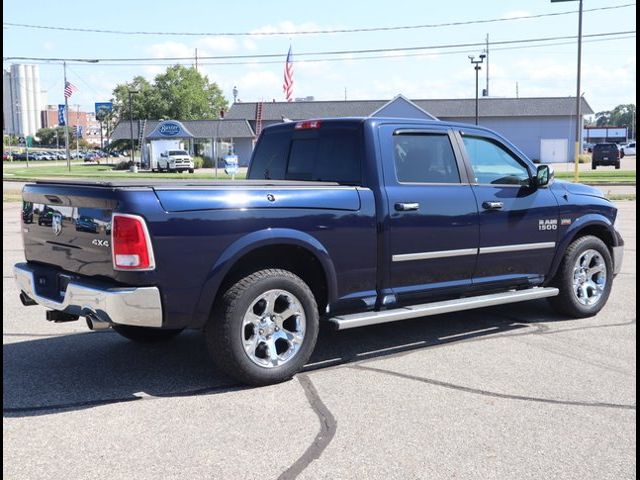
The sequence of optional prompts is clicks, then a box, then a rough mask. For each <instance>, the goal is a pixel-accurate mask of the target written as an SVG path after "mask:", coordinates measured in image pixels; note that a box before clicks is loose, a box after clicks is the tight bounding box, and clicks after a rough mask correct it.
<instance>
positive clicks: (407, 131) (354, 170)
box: [14, 118, 624, 385]
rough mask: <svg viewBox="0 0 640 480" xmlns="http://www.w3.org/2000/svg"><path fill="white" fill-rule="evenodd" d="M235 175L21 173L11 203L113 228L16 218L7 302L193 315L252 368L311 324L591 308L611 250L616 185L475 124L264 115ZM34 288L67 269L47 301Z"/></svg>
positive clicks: (174, 330)
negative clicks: (25, 176) (556, 170)
mask: <svg viewBox="0 0 640 480" xmlns="http://www.w3.org/2000/svg"><path fill="white" fill-rule="evenodd" d="M247 175H248V181H243V182H240V181H236V182H233V183H230V182H229V183H225V184H222V183H220V182H214V181H204V182H198V181H195V182H194V181H193V180H191V181H182V182H180V181H173V182H162V181H158V182H150V183H146V184H145V183H140V182H137V183H136V184H135V185H132V184H131V183H130V182H126V181H114V180H110V181H100V182H97V181H89V180H74V181H68V182H67V183H64V182H65V181H64V180H56V181H55V182H50V183H48V182H47V181H46V180H41V181H39V182H38V183H36V184H27V185H25V187H24V189H23V199H24V201H25V202H40V205H39V206H38V208H42V202H47V201H49V199H51V200H50V201H51V202H54V201H60V200H63V202H64V208H65V209H67V210H69V211H70V212H72V213H70V214H69V215H71V216H72V217H73V218H78V216H79V215H80V214H79V213H78V211H79V210H80V209H83V210H82V215H85V216H88V217H90V218H91V219H92V220H93V221H95V222H96V223H99V224H101V225H103V224H105V225H106V224H107V222H109V224H110V225H111V234H110V235H108V234H107V233H106V229H99V231H98V232H97V233H95V234H87V235H81V236H80V235H78V233H77V232H76V231H75V229H72V228H69V223H70V222H68V221H67V222H66V223H65V222H62V223H60V222H57V223H55V224H54V225H52V226H51V228H42V227H31V226H29V225H24V224H23V225H21V230H22V232H23V241H24V249H25V258H26V260H27V261H26V263H18V264H16V265H15V268H14V274H15V278H16V281H17V284H18V289H19V290H20V292H21V299H22V302H23V304H24V305H34V304H37V303H39V304H42V305H44V306H46V307H47V308H48V309H49V311H48V313H47V318H48V319H49V320H52V321H56V322H61V321H73V320H77V319H78V318H79V317H80V316H82V317H85V318H86V319H87V322H88V325H89V326H90V328H92V329H102V328H109V327H112V328H113V329H114V330H115V331H116V332H117V333H119V334H121V335H123V336H125V337H127V338H129V339H131V340H133V341H140V342H144V341H147V342H149V341H154V340H155V341H157V340H161V339H168V338H171V337H174V336H175V335H177V334H179V333H180V331H182V330H183V329H184V328H195V329H201V330H203V331H204V335H205V337H206V343H207V346H208V348H209V350H210V352H211V355H212V356H213V358H214V360H215V361H216V362H217V364H218V365H219V367H220V368H221V369H222V370H224V371H225V372H227V373H228V374H229V375H231V376H233V377H235V378H237V379H239V380H240V381H242V382H245V383H249V384H253V385H264V384H270V383H275V382H280V381H284V380H286V379H289V378H290V377H291V376H292V375H294V374H295V373H296V372H298V371H299V370H300V369H301V368H302V366H303V365H304V364H305V363H306V362H307V361H308V359H309V357H310V355H311V353H312V352H313V349H314V347H315V343H316V339H317V336H318V330H319V326H320V323H321V322H322V323H326V324H327V325H328V326H333V327H334V328H336V329H338V330H344V329H349V328H355V327H363V326H366V325H374V324H380V323H385V322H393V321H400V320H404V319H409V318H422V317H425V316H428V315H435V314H438V313H443V312H455V311H462V310H468V309H472V308H479V307H486V306H490V305H500V304H508V303H513V302H519V301H524V300H532V299H539V298H548V299H550V300H551V304H552V306H553V307H554V308H555V309H556V310H557V311H558V312H561V313H562V315H563V316H564V318H567V317H571V318H579V317H589V316H593V315H595V314H596V313H598V312H599V311H600V310H601V309H602V308H603V307H604V306H605V304H606V302H607V299H608V297H609V294H610V292H611V289H612V285H613V280H614V277H615V276H616V275H617V274H618V273H619V272H620V268H621V265H622V256H623V244H624V242H623V240H622V238H621V236H620V233H619V232H618V228H619V225H618V213H617V212H618V211H617V208H616V205H615V204H614V203H613V202H611V201H609V200H608V199H606V198H605V197H604V195H603V194H602V193H601V192H600V190H598V189H595V188H593V187H590V186H586V185H581V184H576V183H568V182H562V181H557V180H555V179H554V177H553V171H552V170H551V168H550V167H549V166H548V165H534V164H533V163H532V162H531V161H530V160H529V159H528V158H526V157H525V156H524V155H523V154H522V152H521V151H520V150H519V149H517V148H516V147H515V146H513V144H511V143H510V142H509V141H507V140H506V139H504V138H503V137H502V136H500V135H499V134H497V133H495V132H493V131H491V130H488V129H486V128H482V127H478V126H474V125H469V124H455V123H449V122H444V121H427V120H407V119H398V118H365V119H354V118H350V119H327V120H312V121H300V122H289V123H282V124H278V125H272V126H268V127H266V128H265V129H264V130H263V131H262V133H261V135H260V138H259V140H258V143H257V145H256V148H255V150H254V152H253V157H252V160H251V163H250V166H249V170H248V174H247ZM75 207H77V208H75ZM45 208H52V207H51V206H50V205H47V207H45ZM65 218H66V217H65ZM59 278H66V279H69V278H71V280H70V281H69V282H68V284H67V283H65V282H59V281H58V279H59ZM36 279H37V280H36ZM50 285H65V286H66V293H65V294H64V296H63V297H64V299H61V298H60V296H59V295H60V293H59V292H60V291H59V289H58V288H51V287H49V286H50ZM532 308H534V309H535V308H537V306H535V305H534V306H532ZM351 338H352V339H353V341H357V340H358V336H357V335H356V336H353V337H351ZM55 354H56V353H55V352H53V353H52V355H55ZM51 361H53V360H51ZM495 361H496V362H498V363H499V362H504V361H508V359H506V358H496V359H495ZM131 368H136V366H135V365H132V366H131Z"/></svg>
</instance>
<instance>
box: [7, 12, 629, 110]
mask: <svg viewBox="0 0 640 480" xmlns="http://www.w3.org/2000/svg"><path fill="white" fill-rule="evenodd" d="M629 4H631V5H630V6H626V7H622V8H615V9H611V10H601V11H594V12H585V13H584V23H583V33H584V35H591V34H598V33H611V32H624V31H635V16H636V6H635V3H633V0H607V1H605V0H585V1H584V8H585V9H593V8H602V7H612V6H618V5H629ZM64 5H66V7H65V6H64ZM577 7H578V2H576V1H569V2H562V3H551V2H550V1H549V0H535V1H534V0H501V1H495V0H494V1H491V2H488V1H484V2H479V1H475V0H449V1H447V2H442V1H437V2H436V1H432V0H422V1H403V0H394V1H385V2H382V1H377V0H369V1H348V2H347V1H345V0H341V1H336V0H323V1H321V2H318V1H314V2H304V1H300V0H297V1H284V0H283V1H278V0H272V1H268V2H266V1H260V2H257V1H250V0H249V1H243V2H219V1H218V2H213V1H210V0H209V1H199V0H197V1H196V0H194V1H185V2H176V1H175V0H174V1H167V0H162V1H160V0H156V1H153V2H150V1H143V0H138V1H135V2H134V1H130V0H129V1H121V0H111V1H109V2H98V3H96V2H51V1H48V0H47V1H45V0H37V1H36V0H20V1H17V0H5V1H4V2H3V22H5V24H4V25H3V57H4V58H6V57H12V56H26V57H46V58H52V57H55V58H91V59H98V58H152V59H155V60H153V61H152V62H148V63H151V64H142V63H143V62H133V63H128V64H125V65H123V63H122V62H120V63H117V62H114V63H116V64H115V65H114V64H106V63H104V62H100V63H97V64H88V63H84V64H83V63H73V62H71V63H69V64H68V68H67V75H68V80H69V81H70V82H71V83H73V84H74V85H75V86H76V87H77V88H78V91H77V92H76V93H74V94H73V96H72V98H71V99H70V103H71V104H73V105H75V104H79V105H80V107H81V109H82V110H93V105H94V102H102V101H108V100H109V99H110V98H111V94H112V91H113V89H114V87H115V86H116V85H117V84H118V83H124V82H126V81H130V80H131V79H132V78H133V77H134V76H135V75H143V76H144V77H146V78H148V79H149V80H152V79H153V77H154V76H155V75H157V74H158V73H160V72H162V71H164V70H165V69H166V68H167V65H170V64H172V63H176V62H170V61H167V60H163V58H167V57H190V59H188V60H184V61H181V62H180V63H183V64H186V65H193V64H194V61H193V59H191V57H193V56H194V55H195V51H196V49H197V51H198V56H199V57H200V60H199V62H198V68H199V70H200V71H201V72H202V73H204V74H206V75H207V76H208V77H209V79H210V80H211V81H215V82H216V83H217V84H218V85H219V86H220V88H221V89H222V91H223V93H224V95H225V97H226V98H227V99H228V100H229V102H230V103H231V102H232V100H233V93H232V92H233V87H234V86H235V87H237V89H238V98H239V99H240V100H241V101H244V102H249V101H260V100H262V101H272V100H274V99H275V100H276V101H284V94H283V91H282V83H283V71H284V60H285V57H286V53H287V50H288V48H289V46H290V45H291V47H292V51H293V54H294V96H295V97H307V96H313V97H315V99H316V100H343V99H344V98H345V96H346V98H347V99H349V100H355V99H359V100H360V99H376V100H380V99H391V98H393V97H394V96H396V95H397V94H403V95H404V96H406V97H408V98H414V99H427V98H473V97H474V95H475V72H474V70H473V66H472V65H471V63H470V60H469V58H468V56H469V55H475V56H476V57H477V56H478V55H479V54H480V53H482V49H483V47H480V46H472V47H460V48H454V49H444V48H435V49H430V50H413V51H403V52H388V53H374V54H364V55H363V54H347V55H341V56H339V57H337V58H338V60H337V61H327V59H329V58H331V59H335V58H336V56H331V55H327V54H323V55H317V56H306V55H304V54H305V53H311V52H327V51H342V50H363V49H385V48H386V49H388V48H407V47H423V46H441V45H450V44H468V43H474V44H475V43H481V42H484V41H485V38H486V35H487V34H488V35H489V40H490V42H502V41H510V40H523V39H531V38H541V37H558V36H571V35H577V30H578V15H577V13H571V14H567V15H557V16H550V17H543V18H535V19H514V18H515V17H522V16H528V15H538V14H549V13H559V12H566V11H572V10H577ZM487 19H507V20H506V21H500V22H494V23H484V24H482V23H481V24H469V25H455V26H442V27H434V28H414V29H402V30H389V31H374V32H359V33H329V34H312V35H300V34H296V33H291V32H299V31H310V30H314V31H315V30H336V29H355V28H371V27H393V26H412V25H425V24H429V25H433V24H442V23H451V22H467V21H474V20H487ZM6 23H23V24H32V25H42V26H54V27H73V28H83V29H111V30H119V31H151V32H164V33H166V32H190V33H196V32H201V33H203V35H190V36H187V35H163V34H154V35H125V34H106V33H88V32H71V31H59V30H44V29H31V28H23V27H15V26H7V25H6ZM238 32H253V33H259V32H285V33H286V34H285V35H273V36H257V35H253V36H230V35H213V34H217V33H238ZM207 33H208V34H210V35H206V34H207ZM626 37H627V38H617V39H615V38H614V39H611V38H610V37H602V38H597V41H593V40H594V39H589V38H585V40H584V44H583V68H582V88H581V90H582V92H583V94H584V96H585V98H586V99H587V101H588V102H589V104H590V105H591V107H592V108H593V110H594V111H596V112H597V111H602V110H609V109H612V108H613V107H615V106H616V105H618V104H622V103H635V100H636V91H635V84H636V48H635V34H633V35H626ZM549 43H556V44H555V45H550V44H549ZM560 43H563V44H560ZM514 47H515V48H514ZM261 54H277V55H279V56H278V57H274V58H271V57H270V58H251V59H241V60H222V62H226V63H229V62H239V61H241V62H243V63H244V64H242V65H216V64H214V63H216V62H217V63H220V62H221V60H206V59H205V60H203V59H202V57H205V56H222V55H261ZM363 56H365V57H372V56H375V57H376V58H359V57H363ZM4 58H3V67H4V68H5V69H6V68H8V67H9V65H10V64H11V63H33V62H29V61H11V60H4ZM310 59H315V60H317V61H313V62H303V60H310ZM489 60H490V65H489V73H490V79H489V82H490V83H489V93H490V95H491V96H495V97H515V96H516V92H517V93H518V95H519V96H520V97H540V96H575V94H576V64H577V42H576V41H575V40H557V41H555V42H547V44H543V45H542V46H540V45H539V44H535V43H533V42H527V43H520V44H512V45H504V44H503V45H493V46H492V45H491V43H490V56H489ZM265 61H269V62H271V63H263V62H265ZM485 74H486V65H482V70H481V71H480V89H482V88H485V82H486V80H485ZM40 79H41V80H40V81H41V87H42V89H43V90H46V91H47V97H46V98H47V103H48V104H57V103H63V101H64V97H63V68H62V65H61V64H59V63H53V64H52V63H48V64H42V65H41V66H40Z"/></svg>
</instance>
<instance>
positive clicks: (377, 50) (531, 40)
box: [2, 30, 636, 64]
mask: <svg viewBox="0 0 640 480" xmlns="http://www.w3.org/2000/svg"><path fill="white" fill-rule="evenodd" d="M635 33H636V31H635V30H627V31H621V32H604V33H592V34H590V35H583V38H598V37H610V36H614V35H627V34H635ZM576 38H578V37H577V36H575V35H566V36H557V37H538V38H525V39H520V40H502V41H493V42H491V45H493V46H495V45H515V44H521V43H534V42H535V43H537V42H547V41H554V40H573V39H576ZM483 46H485V42H475V43H456V44H444V45H424V46H413V47H396V48H369V49H362V50H333V51H324V52H301V53H297V54H296V57H306V56H320V55H353V54H357V55H359V54H371V53H393V52H411V51H419V50H437V49H450V48H468V47H483ZM282 56H283V55H282V53H264V54H253V55H217V56H202V57H199V58H200V59H202V60H234V59H247V60H248V59H257V58H282ZM2 59H3V61H9V60H12V61H17V60H29V61H39V62H86V63H94V64H95V63H100V62H152V61H158V60H165V61H192V60H193V57H162V58H157V57H140V58H93V59H90V58H53V57H3V58H2Z"/></svg>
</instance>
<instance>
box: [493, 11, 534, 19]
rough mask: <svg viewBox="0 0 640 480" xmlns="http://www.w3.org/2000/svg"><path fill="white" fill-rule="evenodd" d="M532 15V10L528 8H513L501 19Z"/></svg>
mask: <svg viewBox="0 0 640 480" xmlns="http://www.w3.org/2000/svg"><path fill="white" fill-rule="evenodd" d="M529 16H531V12H528V11H526V10H511V11H509V12H507V13H505V14H503V15H501V16H500V18H501V19H504V20H510V19H513V18H519V17H529Z"/></svg>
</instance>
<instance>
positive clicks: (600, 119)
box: [596, 103, 636, 137]
mask: <svg viewBox="0 0 640 480" xmlns="http://www.w3.org/2000/svg"><path fill="white" fill-rule="evenodd" d="M596 125H597V126H599V127H604V126H613V127H629V135H630V136H632V137H633V136H635V132H636V106H635V104H633V103H627V104H622V105H618V106H617V107H615V108H614V109H613V110H605V111H602V112H598V113H596Z"/></svg>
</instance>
